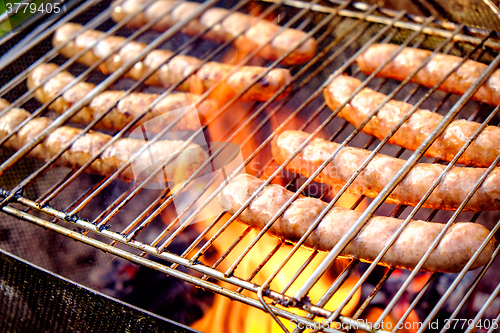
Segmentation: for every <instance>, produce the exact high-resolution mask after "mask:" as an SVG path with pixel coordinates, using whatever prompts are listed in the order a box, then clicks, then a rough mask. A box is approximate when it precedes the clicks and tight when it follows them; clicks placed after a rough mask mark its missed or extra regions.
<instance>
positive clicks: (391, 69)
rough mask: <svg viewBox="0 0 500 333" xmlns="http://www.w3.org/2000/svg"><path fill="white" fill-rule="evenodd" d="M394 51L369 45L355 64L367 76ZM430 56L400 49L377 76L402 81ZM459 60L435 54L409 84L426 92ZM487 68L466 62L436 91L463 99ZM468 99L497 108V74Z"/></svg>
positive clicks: (499, 81)
mask: <svg viewBox="0 0 500 333" xmlns="http://www.w3.org/2000/svg"><path fill="white" fill-rule="evenodd" d="M397 48H398V45H393V44H375V45H372V46H370V47H369V48H368V50H366V52H364V53H363V54H362V55H361V56H359V57H358V59H357V60H356V62H357V63H358V66H359V67H360V68H361V70H362V71H363V72H364V73H366V74H371V73H373V71H375V69H376V68H377V67H379V66H380V65H382V63H384V62H385V61H386V60H388V59H389V57H390V55H391V53H392V52H394V51H395V50H396V49H397ZM431 54H432V52H430V51H426V50H420V49H414V48H409V47H408V48H404V49H403V50H402V51H401V52H400V53H398V55H396V57H395V58H394V59H393V60H392V61H391V62H389V64H387V66H385V67H384V68H383V69H382V71H380V72H379V73H378V74H377V76H379V77H385V78H390V79H395V80H399V81H403V80H404V79H406V78H407V77H408V76H410V74H411V73H412V72H413V71H414V70H416V69H417V67H418V66H420V64H421V63H422V62H423V61H424V60H425V59H426V58H427V57H429V56H430V55H431ZM461 60H462V58H460V57H456V56H452V55H447V54H436V56H435V57H434V58H432V59H431V60H430V61H429V62H428V63H427V64H426V65H425V66H424V68H422V69H421V70H419V71H418V73H417V74H416V75H415V76H414V77H413V78H412V80H411V81H412V82H414V83H417V84H420V85H422V86H424V87H429V88H430V87H432V86H434V85H435V84H437V83H438V82H439V80H441V79H442V78H443V77H445V76H446V75H447V74H448V73H449V72H450V70H451V69H452V68H453V67H454V66H456V65H457V64H458V63H459V62H460V61H461ZM487 67H488V66H486V65H485V64H482V63H480V62H477V61H473V60H467V61H465V62H464V63H463V64H462V65H461V66H460V67H459V68H458V69H457V70H456V71H455V72H454V73H453V74H451V75H450V76H449V77H448V78H447V79H446V80H445V81H444V82H443V84H441V86H440V87H439V89H440V90H443V91H446V92H449V93H453V94H458V95H463V94H464V93H465V92H466V91H467V89H469V88H470V86H472V84H473V83H474V82H475V81H477V79H478V78H479V77H480V76H481V74H483V72H484V71H485V70H486V68H487ZM472 98H473V99H475V100H476V101H480V102H484V103H487V104H490V105H493V106H497V105H498V104H500V71H499V70H496V71H495V72H493V74H491V76H490V77H489V78H488V80H486V82H485V83H484V84H483V85H482V86H481V87H480V88H479V90H478V91H477V92H476V93H475V94H474V96H473V97H472Z"/></svg>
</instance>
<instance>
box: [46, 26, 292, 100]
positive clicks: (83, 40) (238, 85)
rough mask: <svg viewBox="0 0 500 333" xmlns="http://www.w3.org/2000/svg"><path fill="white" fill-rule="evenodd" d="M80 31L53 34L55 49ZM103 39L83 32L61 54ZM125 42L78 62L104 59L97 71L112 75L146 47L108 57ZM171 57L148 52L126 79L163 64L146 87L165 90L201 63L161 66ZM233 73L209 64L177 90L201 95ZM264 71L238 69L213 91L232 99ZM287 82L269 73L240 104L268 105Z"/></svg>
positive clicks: (113, 41) (179, 60) (116, 40)
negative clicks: (251, 102) (157, 86)
mask: <svg viewBox="0 0 500 333" xmlns="http://www.w3.org/2000/svg"><path fill="white" fill-rule="evenodd" d="M80 28H81V25H79V24H75V23H67V24H65V25H63V26H61V27H60V28H58V29H57V30H56V32H55V33H54V38H53V44H54V46H57V45H59V44H61V43H63V42H65V41H67V40H68V38H69V36H71V34H73V33H74V32H75V31H77V30H78V29H80ZM102 35H103V32H101V31H96V30H88V31H86V32H83V33H82V34H80V35H79V36H77V37H76V39H75V40H74V41H71V42H70V43H68V44H67V45H66V46H65V47H63V48H62V49H61V54H62V55H64V56H66V57H68V58H71V57H72V56H74V55H75V54H77V53H78V52H79V51H81V50H83V49H85V48H86V47H87V46H90V45H93V44H94V43H95V42H96V40H97V39H98V38H99V37H101V36H102ZM124 40H125V38H124V37H117V36H110V37H107V38H106V39H104V40H103V41H101V42H99V43H98V44H97V45H95V46H94V47H93V48H92V50H91V51H89V52H86V53H85V54H84V55H83V56H82V57H81V58H80V59H79V60H78V61H79V62H80V63H82V64H85V65H87V66H90V65H92V64H94V63H95V62H96V61H97V60H99V59H104V58H107V59H108V60H106V61H105V62H104V63H103V64H102V65H101V67H100V68H101V70H102V71H103V72H105V73H111V72H114V71H116V70H117V69H118V68H119V67H121V66H122V65H123V64H124V63H125V62H127V61H129V60H130V59H132V58H133V57H135V56H136V55H137V54H138V53H140V52H141V51H142V50H143V49H144V48H145V47H146V46H147V45H146V44H143V43H138V42H133V41H132V42H129V43H127V44H126V45H125V46H124V47H122V48H121V49H120V50H119V51H118V53H116V54H114V55H112V56H111V50H112V49H113V48H115V47H116V46H118V45H119V44H120V43H122V42H123V41H124ZM172 54H173V53H172V52H171V51H167V50H154V51H152V52H150V53H149V54H148V55H147V56H146V57H145V58H144V59H143V60H142V61H139V62H137V63H136V64H135V65H134V66H133V67H132V68H131V69H130V71H129V72H128V73H127V76H128V77H130V78H132V79H134V80H139V79H141V78H142V77H144V76H145V75H146V73H147V72H148V71H150V70H151V69H153V68H156V67H157V66H159V65H161V64H163V65H161V67H160V68H159V69H158V70H157V71H156V72H155V73H154V74H153V75H152V76H151V77H150V78H148V80H146V84H152V85H160V86H163V87H165V88H168V87H171V86H172V85H173V84H175V83H177V82H179V81H180V80H181V79H182V78H183V77H184V76H185V75H187V74H189V73H190V72H191V71H192V70H193V68H194V67H195V66H196V65H198V64H199V63H200V62H201V61H200V60H199V59H197V58H193V57H190V56H183V55H178V56H175V57H174V58H172V59H170V60H169V61H168V62H167V63H164V62H165V61H167V59H168V58H169V57H171V56H172ZM233 69H234V66H232V65H226V64H221V63H217V62H208V63H206V64H204V65H203V66H202V67H201V68H200V69H198V70H197V71H196V72H195V73H194V74H193V75H191V76H189V78H188V79H187V80H186V81H185V82H183V83H182V84H181V85H180V86H179V90H183V91H189V92H192V93H196V94H201V93H204V92H205V91H207V90H208V89H209V88H211V87H212V86H214V85H215V84H216V83H218V82H220V81H221V79H222V78H223V77H224V76H225V75H226V74H228V73H229V72H230V71H232V70H233ZM266 70H267V69H266V68H264V67H258V66H243V67H241V68H240V69H239V70H237V71H236V72H235V73H233V74H231V75H230V76H229V77H228V78H227V79H226V80H225V81H224V82H223V83H222V84H221V85H220V86H219V87H218V89H217V91H216V93H217V94H218V95H219V96H218V97H219V98H221V99H223V100H228V99H231V98H233V97H234V96H235V95H236V94H237V93H239V92H241V91H243V90H244V89H246V88H247V87H248V86H249V85H250V83H251V82H252V80H254V79H255V77H257V76H258V75H259V74H261V73H262V72H264V71H266ZM290 80H291V75H290V72H289V71H288V70H287V69H283V68H276V69H272V70H271V71H270V72H269V73H267V74H266V75H265V76H264V77H263V78H262V79H260V80H259V81H258V82H257V83H256V84H254V85H253V86H252V87H251V88H250V89H249V90H248V91H247V92H246V93H245V94H244V95H243V96H242V97H241V100H243V101H267V100H269V99H270V98H271V97H272V96H273V95H274V94H275V93H276V92H277V91H278V90H279V89H280V88H282V87H283V86H285V85H286V84H287V83H288V81H290ZM290 88H291V87H290ZM289 90H290V89H288V90H287V91H285V92H283V93H282V94H281V95H280V98H282V97H284V96H285V95H286V94H287V93H288V92H289ZM220 95H223V96H220Z"/></svg>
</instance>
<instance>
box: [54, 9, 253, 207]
mask: <svg viewBox="0 0 500 333" xmlns="http://www.w3.org/2000/svg"><path fill="white" fill-rule="evenodd" d="M247 1H248V0H247ZM244 3H245V2H241V3H240V4H244ZM215 24H217V23H214V25H215ZM207 31H208V29H207ZM203 33H204V32H202V33H200V34H198V35H196V36H194V37H193V38H191V39H190V40H189V41H188V42H187V43H185V44H184V45H183V46H182V47H181V48H180V49H182V48H184V47H189V46H190V45H191V43H192V42H194V41H195V40H196V39H197V38H198V37H199V36H201V35H202V34H203ZM228 44H229V43H225V44H224V45H222V46H221V47H219V48H217V49H216V50H215V51H213V52H212V53H210V55H209V56H208V57H207V58H206V59H205V60H203V61H202V62H201V63H200V64H199V65H198V66H196V67H195V68H194V69H193V71H192V72H191V73H187V74H186V75H185V77H184V78H183V79H182V80H181V81H179V82H178V83H176V84H175V85H174V86H172V87H171V88H169V89H167V90H166V91H165V92H164V93H162V94H161V95H160V96H159V97H158V98H157V99H156V100H155V101H153V102H152V103H151V104H150V105H149V106H148V107H147V109H146V110H144V111H143V112H142V113H141V114H140V115H138V116H137V117H136V118H134V120H132V121H131V122H130V123H129V124H127V126H126V127H124V128H123V129H122V130H121V131H120V132H119V133H118V134H116V135H115V136H114V137H113V139H112V140H110V142H108V143H107V145H106V146H104V147H103V148H102V149H101V150H100V151H99V152H98V153H97V154H95V155H94V156H93V157H92V158H91V159H90V160H89V161H88V162H87V163H86V164H85V165H84V166H82V168H80V169H79V170H77V171H76V172H75V174H74V176H72V177H71V178H70V179H68V180H67V181H66V182H65V183H63V184H62V185H61V186H60V188H58V189H57V190H55V191H54V192H53V195H51V196H50V197H48V198H47V199H46V201H49V200H50V199H52V198H53V197H55V196H56V195H57V194H58V193H59V192H60V191H62V190H63V189H64V187H65V186H66V185H68V184H69V183H70V182H71V181H73V180H74V179H75V178H76V177H77V176H79V175H80V174H81V173H83V172H84V170H85V169H86V168H87V167H88V166H90V164H92V162H94V161H95V159H97V158H98V156H99V155H100V154H101V153H102V152H103V151H104V149H105V148H107V147H109V146H110V145H111V144H112V143H113V142H115V141H116V140H117V139H118V138H120V137H121V136H122V135H123V134H124V133H125V132H126V131H128V130H129V129H130V128H131V127H132V126H133V125H134V124H136V123H137V122H138V121H139V120H140V119H141V118H142V117H143V116H144V115H145V114H146V113H147V112H149V111H150V110H151V109H152V108H153V107H155V106H156V105H157V104H158V102H159V101H160V100H161V99H163V98H164V97H165V96H167V95H168V94H169V93H170V92H171V91H172V90H173V89H175V88H176V87H178V86H179V85H180V84H181V83H182V82H184V81H185V80H186V78H187V77H188V76H189V75H191V74H192V73H193V72H194V71H196V70H197V69H199V68H200V67H201V66H202V65H203V64H205V63H206V62H208V60H209V59H211V58H212V57H213V56H215V55H216V54H217V53H218V52H220V51H221V50H222V49H223V48H224V47H225V46H226V45H228ZM178 52H179V50H178V51H177V53H178ZM172 57H173V56H172ZM159 66H161V65H159ZM159 66H157V68H155V69H154V70H152V71H150V73H148V75H146V76H145V77H144V78H143V79H141V80H140V81H138V82H137V83H136V84H134V85H133V87H132V88H130V89H128V90H127V93H126V94H125V95H124V97H125V96H126V95H128V93H129V92H130V91H132V90H133V89H135V88H136V87H138V86H139V85H140V84H142V82H143V81H145V80H146V79H147V78H148V77H149V76H150V75H151V74H152V73H153V72H154V71H155V70H156V69H158V68H159ZM122 99H123V97H122V98H121V99H120V100H122ZM120 100H119V101H120ZM119 101H118V102H119ZM200 101H201V100H200ZM110 110H111V108H110V109H109V110H107V111H106V112H104V114H103V115H102V116H100V117H99V119H98V120H97V122H98V121H100V119H102V118H103V117H104V116H105V115H106V114H107V112H109V111H110ZM219 115H220V113H218V114H217V115H215V116H214V119H215V118H217V117H218V116H219ZM180 119H181V117H178V118H177V119H175V120H174V121H173V122H172V124H171V125H169V127H168V128H167V129H165V130H164V131H165V132H167V131H168V130H170V129H171V128H172V127H173V126H175V125H176V124H177V123H178V121H179V120H180ZM97 122H96V123H97ZM93 125H94V122H93V123H92V124H90V125H89V127H90V126H93ZM156 137H161V135H157V136H156ZM148 147H149V145H148ZM133 160H134V159H131V161H133ZM124 169H125V167H124V168H123V170H124ZM121 171H122V169H120V170H119V171H117V172H116V173H115V174H114V175H113V176H112V177H117V175H118V174H119V173H120V172H121ZM113 179H115V178H113ZM105 186H107V184H106V185H103V188H104V187H105ZM99 189H100V190H98V191H95V193H93V195H94V196H95V195H97V193H99V192H100V191H101V190H102V189H101V188H99ZM92 198H93V197H92ZM89 201H90V200H89ZM85 205H86V203H85V204H82V206H81V207H78V209H76V211H78V210H80V209H81V208H83V206H85ZM76 211H75V212H76Z"/></svg>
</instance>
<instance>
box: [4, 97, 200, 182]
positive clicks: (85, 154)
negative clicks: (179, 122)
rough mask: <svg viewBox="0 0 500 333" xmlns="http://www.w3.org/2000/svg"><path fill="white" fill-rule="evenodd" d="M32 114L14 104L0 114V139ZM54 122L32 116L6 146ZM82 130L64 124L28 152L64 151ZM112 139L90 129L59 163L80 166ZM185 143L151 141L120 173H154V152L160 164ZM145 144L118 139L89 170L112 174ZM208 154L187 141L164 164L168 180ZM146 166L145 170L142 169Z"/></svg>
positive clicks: (180, 177)
mask: <svg viewBox="0 0 500 333" xmlns="http://www.w3.org/2000/svg"><path fill="white" fill-rule="evenodd" d="M0 105H3V107H5V106H7V105H9V104H8V103H6V101H5V100H2V103H0ZM29 115H30V113H29V112H27V111H25V110H23V109H18V108H13V109H11V110H9V111H8V112H7V113H5V114H4V115H3V116H2V117H0V139H1V138H3V137H5V136H6V135H7V134H9V133H12V132H13V130H14V129H15V128H16V126H18V125H19V124H20V123H21V122H23V121H24V120H25V119H26V118H27V117H29ZM51 122H52V120H51V119H49V118H46V117H39V118H34V119H32V120H30V121H29V122H28V123H26V124H25V125H24V126H23V127H22V128H21V129H20V130H19V131H18V132H17V133H16V134H14V135H13V136H12V137H11V138H10V139H9V140H7V142H6V143H5V147H7V148H10V149H13V150H19V149H21V148H22V147H23V146H24V145H26V144H28V143H29V142H30V141H31V140H32V139H33V138H35V137H36V136H37V135H38V134H39V133H40V132H41V131H43V130H44V129H45V128H46V127H47V126H49V125H50V123H51ZM81 131H82V130H80V129H77V128H73V127H69V126H61V127H59V128H57V129H55V130H54V131H53V132H52V133H50V134H48V135H47V136H46V137H45V139H44V140H43V141H42V142H41V143H40V144H39V145H37V146H36V147H35V148H34V149H33V150H31V152H30V153H29V156H31V157H33V158H37V159H41V160H49V159H50V158H51V157H53V156H54V155H56V154H57V153H58V152H59V151H61V149H62V148H63V146H64V145H65V144H66V143H67V142H69V141H70V140H71V139H72V138H73V137H74V136H75V135H77V134H79V133H80V132H81ZM110 139H111V136H109V135H105V134H102V133H98V132H89V133H87V134H85V135H83V136H82V137H80V138H79V139H77V140H76V141H75V142H74V143H73V145H72V146H71V147H70V148H69V149H68V150H66V151H65V152H64V154H62V156H61V157H60V158H59V159H58V160H57V164H59V165H63V166H66V167H68V168H73V169H77V168H80V167H81V166H83V165H84V164H85V163H86V162H87V161H89V160H90V159H91V158H92V157H93V155H95V154H96V153H97V152H98V151H99V149H101V148H102V147H103V146H104V145H105V144H106V143H107V142H108V141H109V140H110ZM184 143H185V142H184V141H181V140H172V141H169V140H164V141H157V142H155V143H153V144H151V145H150V147H149V148H148V149H147V150H146V151H145V152H143V153H141V155H140V156H139V157H138V158H137V159H136V160H135V161H134V162H133V163H132V166H129V167H127V168H126V169H125V170H124V171H123V172H122V173H121V174H120V176H119V177H120V178H121V179H123V180H125V181H131V180H142V179H145V178H146V177H148V176H149V175H151V173H152V171H153V169H155V168H152V167H151V166H152V161H151V156H154V160H155V162H156V164H154V165H156V167H158V166H159V164H158V163H162V162H164V161H166V160H167V159H168V158H169V157H170V156H171V155H172V154H174V153H175V152H176V151H177V149H179V148H180V147H181V146H182V145H183V144H184ZM145 144H146V141H143V140H136V139H129V138H124V139H119V140H117V141H116V142H115V143H113V144H112V145H111V146H110V147H108V148H106V149H105V150H104V152H103V153H102V154H101V155H100V156H99V158H97V159H96V160H95V161H94V162H93V163H92V165H91V166H90V167H89V168H87V169H86V172H89V173H92V174H98V175H102V176H107V175H111V174H113V173H114V172H115V171H116V170H118V169H119V168H120V167H122V166H123V165H124V164H125V163H127V162H128V161H129V160H130V157H131V156H133V155H134V154H135V153H136V152H138V151H139V150H140V149H141V148H142V147H143V146H144V145H145ZM207 158H208V155H207V153H206V152H205V150H204V149H202V148H201V147H200V146H198V145H196V144H190V145H188V146H187V147H186V148H185V150H183V151H182V152H181V153H180V154H179V155H178V156H177V157H176V158H175V159H174V160H172V161H171V162H170V163H169V164H167V165H166V166H165V169H164V170H165V174H166V177H167V179H168V181H169V182H173V183H175V184H179V183H181V182H183V181H185V180H186V179H187V178H188V177H189V176H191V175H192V174H193V173H194V172H195V171H196V170H197V169H198V167H199V166H200V165H202V164H203V163H204V162H205V161H206V160H207ZM146 168H148V169H146ZM143 170H144V171H146V172H140V171H143ZM134 171H135V173H134ZM164 177H165V176H164V174H163V172H159V173H158V174H157V175H156V176H155V177H154V178H153V180H154V181H157V182H162V183H163V182H165V178H164Z"/></svg>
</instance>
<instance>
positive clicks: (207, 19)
mask: <svg viewBox="0 0 500 333" xmlns="http://www.w3.org/2000/svg"><path fill="white" fill-rule="evenodd" d="M146 1H147V0H126V1H115V3H114V4H113V6H112V12H111V18H112V19H113V20H114V21H115V22H119V21H121V20H123V19H124V18H125V17H126V16H127V15H128V14H136V13H137V12H138V10H139V7H141V6H142V5H143V4H144V3H145V2H146ZM176 5H177V7H175V8H174V9H173V10H172V11H171V12H170V13H169V14H166V13H167V12H168V11H169V10H171V9H172V8H173V7H174V6H176ZM199 6H200V4H199V3H196V2H187V1H186V2H182V3H180V2H179V1H170V0H157V1H154V2H153V3H152V4H151V5H149V6H148V7H147V8H146V9H145V10H144V11H143V12H141V13H140V14H139V15H137V16H136V17H134V19H132V20H131V21H130V22H129V23H128V24H127V26H128V27H130V28H140V27H142V26H143V25H145V24H146V23H148V22H150V21H152V20H156V19H158V18H161V19H160V20H159V21H158V22H157V23H155V24H154V25H153V26H152V27H151V29H153V30H156V31H159V32H164V31H166V30H168V29H169V28H170V27H171V26H173V25H174V24H176V23H177V22H179V21H181V20H182V19H184V18H186V17H187V16H189V15H190V14H191V13H193V12H194V11H195V10H196V9H197V8H198V7H199ZM228 12H229V11H228V10H227V9H223V8H210V9H208V10H207V11H205V12H204V13H203V14H202V15H201V16H200V17H199V18H198V19H194V20H192V21H191V22H189V23H188V24H187V25H186V26H185V27H184V28H183V29H182V32H184V33H186V34H188V35H196V34H198V33H201V32H203V31H205V30H206V29H208V28H209V27H211V26H212V25H213V24H215V23H216V22H219V21H220V20H221V19H222V17H223V16H224V15H227V13H228ZM246 27H249V28H248V30H247V31H246V32H245V28H246ZM279 29H281V27H280V26H279V25H276V24H274V23H272V22H269V21H266V20H257V19H255V18H254V17H253V16H250V15H247V14H243V13H239V12H234V13H232V14H230V15H229V16H228V17H227V18H225V19H224V20H223V21H222V22H220V23H218V24H216V25H215V26H214V28H213V29H211V30H210V31H208V32H207V33H206V34H205V35H204V36H203V37H204V38H206V39H209V40H213V41H215V42H219V43H222V42H225V41H227V40H230V39H231V38H234V37H236V36H237V35H239V34H240V33H242V32H243V34H242V35H241V36H238V37H237V38H236V40H235V41H234V45H235V46H236V47H237V48H238V49H240V50H242V51H243V52H245V53H250V52H251V51H253V50H254V49H256V48H257V47H260V46H263V45H265V46H264V48H263V49H262V50H261V51H260V52H259V53H258V55H260V56H261V57H263V58H265V59H269V60H273V61H274V60H277V59H279V58H280V57H281V56H282V55H284V54H285V53H286V52H289V51H291V50H293V49H294V48H295V47H296V44H297V43H298V42H299V41H300V39H302V38H305V36H306V33H305V32H303V31H300V30H296V29H285V30H284V31H283V32H281V33H280V34H279V35H278V36H276V37H275V38H273V39H272V40H271V38H272V36H273V35H274V34H275V33H277V32H278V30H279ZM269 41H270V42H269ZM315 54H316V40H315V39H314V38H308V39H306V40H305V42H303V43H302V44H301V45H300V46H298V47H297V49H295V50H293V51H292V53H291V54H290V55H289V56H287V57H286V58H285V59H284V60H283V61H282V63H283V64H285V65H296V64H302V63H305V62H307V61H309V60H311V58H312V57H313V56H314V55H315Z"/></svg>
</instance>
